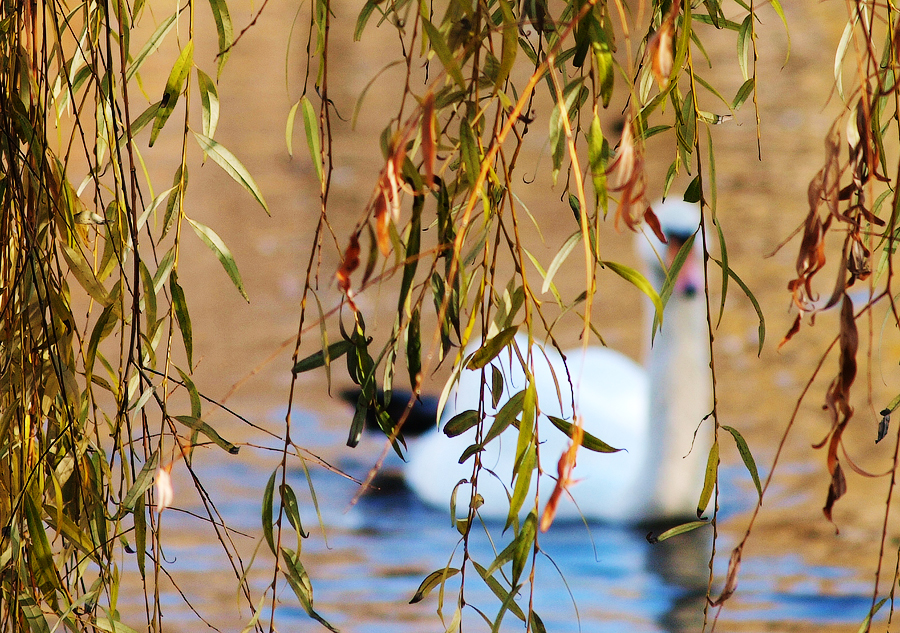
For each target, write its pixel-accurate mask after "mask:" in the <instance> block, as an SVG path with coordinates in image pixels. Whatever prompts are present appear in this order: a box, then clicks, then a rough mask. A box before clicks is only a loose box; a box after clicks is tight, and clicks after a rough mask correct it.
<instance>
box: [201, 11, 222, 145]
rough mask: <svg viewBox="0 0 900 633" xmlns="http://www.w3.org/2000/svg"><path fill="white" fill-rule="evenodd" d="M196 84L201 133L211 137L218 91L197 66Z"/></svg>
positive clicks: (216, 116) (217, 103)
mask: <svg viewBox="0 0 900 633" xmlns="http://www.w3.org/2000/svg"><path fill="white" fill-rule="evenodd" d="M211 1H213V2H214V1H215V0H211ZM222 4H224V2H223V3H222ZM197 85H198V86H199V88H200V106H201V111H200V114H201V120H202V122H203V135H204V136H208V137H209V138H212V137H213V136H215V135H216V126H217V125H218V124H219V92H218V90H216V84H215V82H213V80H212V79H210V78H209V75H207V74H206V73H205V72H203V71H202V70H200V69H199V68H198V69H197Z"/></svg>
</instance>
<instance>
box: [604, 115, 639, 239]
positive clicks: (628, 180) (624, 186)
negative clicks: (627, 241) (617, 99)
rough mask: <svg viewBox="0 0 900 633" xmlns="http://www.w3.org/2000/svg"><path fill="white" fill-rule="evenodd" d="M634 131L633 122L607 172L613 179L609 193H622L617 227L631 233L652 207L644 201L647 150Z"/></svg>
mask: <svg viewBox="0 0 900 633" xmlns="http://www.w3.org/2000/svg"><path fill="white" fill-rule="evenodd" d="M631 128H632V126H631V124H630V123H629V124H626V125H625V127H624V129H623V130H622V139H621V140H620V141H619V149H618V150H617V151H616V156H615V158H613V160H612V162H611V163H610V165H609V167H608V168H607V170H606V173H607V176H608V177H609V190H610V191H614V192H619V194H620V195H619V205H618V207H617V208H616V222H615V224H616V228H618V226H619V221H621V222H623V223H624V224H625V226H627V227H628V228H629V229H630V230H632V231H636V230H637V228H638V225H639V224H640V223H641V220H642V219H643V218H644V216H645V214H646V212H647V210H648V208H649V207H648V205H647V204H646V202H645V200H644V194H645V192H646V189H647V187H646V183H645V174H644V151H643V147H642V146H641V145H640V143H638V142H636V141H635V138H634V133H633V131H632V129H631Z"/></svg>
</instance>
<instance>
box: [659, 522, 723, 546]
mask: <svg viewBox="0 0 900 633" xmlns="http://www.w3.org/2000/svg"><path fill="white" fill-rule="evenodd" d="M705 525H709V521H689V522H688V523H682V524H681V525H676V526H675V527H673V528H669V529H668V530H666V531H665V532H663V533H662V534H660V535H659V536H653V537H651V536H648V537H647V540H648V541H650V542H651V543H659V542H660V541H665V540H668V539H670V538H672V537H673V536H678V535H679V534H685V533H686V532H692V531H694V530H696V529H697V528H702V527H703V526H705Z"/></svg>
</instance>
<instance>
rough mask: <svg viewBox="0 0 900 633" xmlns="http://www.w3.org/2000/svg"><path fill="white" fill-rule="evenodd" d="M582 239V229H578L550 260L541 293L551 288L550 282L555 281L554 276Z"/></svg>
mask: <svg viewBox="0 0 900 633" xmlns="http://www.w3.org/2000/svg"><path fill="white" fill-rule="evenodd" d="M580 241H581V231H576V232H575V233H573V234H572V235H571V236H570V237H569V239H567V240H566V243H565V244H563V245H562V248H561V249H559V252H557V253H556V255H555V256H554V257H553V261H552V262H550V266H548V267H547V274H546V275H544V285H543V286H541V294H543V293H545V292H547V290H549V289H550V284H552V283H553V278H554V277H555V276H556V272H557V271H558V270H559V267H560V266H562V265H563V263H564V262H565V261H566V259H567V258H568V257H569V255H570V254H571V253H572V249H574V248H575V246H576V245H577V244H578V242H580Z"/></svg>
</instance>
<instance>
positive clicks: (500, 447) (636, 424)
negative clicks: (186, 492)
mask: <svg viewBox="0 0 900 633" xmlns="http://www.w3.org/2000/svg"><path fill="white" fill-rule="evenodd" d="M654 209H655V210H656V212H657V215H658V216H659V217H660V221H661V223H662V225H663V228H664V230H675V231H678V232H679V233H681V234H684V233H690V232H691V231H693V230H694V229H696V227H697V225H698V221H699V212H698V210H697V208H696V207H695V206H694V205H688V204H686V203H683V202H671V201H670V202H667V203H664V204H657V205H654ZM673 225H674V227H673ZM698 241H699V240H698ZM663 249H664V247H663V245H662V244H659V245H658V247H657V251H658V252H659V253H660V254H661V255H663V256H664V253H665V251H664V250H663ZM645 250H647V251H650V252H651V253H652V251H653V249H651V248H649V246H648V247H647V248H646V249H645ZM647 259H648V260H650V261H651V263H653V260H656V255H655V254H653V255H652V260H651V258H650V257H648V258H647ZM654 268H658V269H659V270H658V272H656V271H654V270H653V269H654ZM651 272H652V273H654V274H655V276H656V277H657V278H656V279H654V278H653V276H651V278H650V281H651V282H655V283H656V285H657V287H660V286H661V285H662V279H664V278H665V273H664V271H662V269H661V268H659V267H658V262H657V266H656V267H654V266H651ZM660 276H661V279H660V278H659V277H660ZM648 329H649V325H648ZM515 340H516V345H517V346H518V348H519V350H520V352H521V354H522V356H523V358H526V357H527V354H528V347H527V338H526V337H525V336H524V335H521V334H519V335H517V336H516V339H515ZM477 346H478V345H477V343H476V344H473V345H472V346H470V349H469V350H468V352H472V351H474V349H477ZM531 356H532V363H533V366H532V372H533V374H534V377H535V387H536V394H537V407H538V410H539V411H540V415H539V417H538V437H539V440H540V444H539V448H538V450H539V455H540V464H541V467H542V469H543V472H544V474H543V475H542V476H540V477H537V476H535V477H533V478H532V483H531V491H530V496H529V498H531V499H533V495H534V492H535V488H536V486H538V485H539V486H540V494H539V499H540V506H541V508H540V509H541V510H542V509H543V504H544V503H546V501H547V499H548V498H549V497H550V495H551V493H552V491H553V488H554V486H555V481H554V478H555V477H556V474H557V472H556V466H557V461H558V460H559V457H560V455H562V453H563V452H564V451H565V450H566V449H567V447H568V446H569V443H570V441H569V438H568V437H566V436H565V435H564V434H563V433H562V432H560V431H559V430H558V429H556V428H555V427H554V426H553V424H552V423H551V422H550V421H549V420H548V419H547V415H550V416H555V417H560V418H564V419H566V420H568V421H572V420H573V413H574V412H576V411H577V413H578V414H579V415H580V416H581V417H582V419H583V423H584V428H585V430H586V431H587V432H589V433H591V434H592V435H595V436H596V437H598V438H600V439H601V440H603V441H604V442H606V443H607V444H610V445H611V446H614V447H616V448H622V449H625V450H623V451H621V452H618V453H612V454H609V453H606V454H601V453H594V452H591V451H588V450H586V449H584V448H581V449H580V450H579V451H578V457H577V466H576V468H575V469H574V471H573V472H572V477H573V478H574V479H575V480H576V481H577V482H578V483H576V484H575V485H573V486H571V487H570V488H569V492H570V493H571V498H570V497H569V496H568V495H566V494H564V495H563V499H562V501H561V502H560V505H559V507H558V510H557V514H556V516H557V520H559V519H574V518H579V517H582V516H583V517H585V518H588V519H594V520H602V521H615V522H628V523H639V522H649V521H657V520H666V519H673V518H679V517H686V516H689V515H692V514H694V513H695V512H696V510H697V503H698V501H699V497H700V492H701V490H702V486H703V479H704V474H705V467H706V462H707V458H708V453H709V446H710V440H709V437H710V436H711V432H710V431H709V426H708V425H704V426H701V421H702V420H703V418H704V417H705V416H706V415H707V414H708V413H709V411H710V408H711V404H710V403H711V386H710V378H709V341H708V336H707V330H706V307H705V300H704V298H703V293H702V292H694V293H682V292H679V291H677V290H676V292H674V293H673V294H672V296H671V298H670V299H669V302H668V304H667V306H666V311H665V318H664V323H663V328H662V330H661V331H660V332H658V333H657V335H656V338H655V341H654V343H653V346H652V348H651V349H650V350H649V352H648V356H647V367H646V369H644V368H642V367H640V366H639V365H638V364H637V363H635V362H634V361H633V360H631V359H630V358H628V357H626V356H624V355H622V354H620V353H618V352H615V351H612V350H609V349H607V348H604V347H588V348H587V350H584V349H583V348H582V347H577V348H574V349H572V350H570V351H568V352H566V354H565V356H566V358H565V362H564V361H563V358H562V356H561V355H560V354H559V353H558V352H557V351H556V350H554V349H552V348H550V347H541V346H540V345H538V344H535V346H534V347H533V348H532V352H531ZM511 361H512V362H511ZM492 364H493V365H494V366H496V367H497V368H498V369H500V371H501V372H502V374H503V375H504V393H503V398H502V399H501V401H500V406H501V407H502V405H503V403H505V402H506V401H507V400H508V399H509V397H510V396H511V395H513V394H515V393H516V392H518V391H520V390H522V389H524V388H525V386H526V380H525V373H524V371H523V369H522V367H521V364H520V362H519V360H518V357H517V356H516V355H511V354H510V350H509V349H505V350H503V351H502V352H501V353H500V355H499V356H497V358H495V359H494V360H493V361H492ZM566 366H567V367H568V372H569V374H568V375H567V372H566ZM490 375H491V374H490V368H489V367H488V368H487V373H486V374H484V376H486V377H487V378H486V380H487V382H488V384H486V385H485V386H484V389H483V390H482V381H483V379H484V377H483V375H482V372H481V371H472V370H463V372H462V374H461V375H460V378H459V382H458V384H457V386H456V387H455V389H454V390H453V392H452V393H451V395H450V397H449V399H448V401H447V404H446V406H445V408H444V411H443V414H442V416H441V425H440V426H441V428H443V426H444V424H445V423H446V422H447V421H448V420H450V419H451V418H452V417H453V416H454V415H456V414H457V413H460V412H462V411H465V410H468V409H476V410H477V409H478V407H479V402H480V401H481V400H482V391H483V392H484V401H483V403H482V406H483V408H484V411H485V413H486V414H487V415H488V418H487V420H486V424H487V426H486V427H485V429H486V428H488V426H489V425H490V423H491V422H492V421H493V417H492V416H493V415H494V414H495V413H496V412H497V409H495V408H494V407H492V406H491V397H490V393H489V392H490V387H489V384H490ZM554 376H555V379H554ZM568 376H571V387H570V383H569V379H568ZM557 385H558V386H559V390H558V391H557ZM573 391H574V393H575V394H576V395H577V397H576V399H575V402H574V406H573V398H572V393H573ZM560 394H561V396H560ZM698 427H699V428H700V430H699V432H696V431H697V429H698ZM695 432H696V435H695ZM474 442H475V430H474V429H472V430H470V431H467V432H466V433H464V434H462V435H460V436H457V437H454V438H448V437H446V436H445V435H444V434H443V433H441V432H438V431H437V430H435V431H433V432H430V433H428V434H426V435H425V436H423V437H422V438H421V439H419V440H418V441H417V442H415V444H414V445H411V446H410V454H409V463H408V464H407V467H406V473H405V476H406V480H407V483H408V484H409V485H410V486H411V487H412V489H413V490H414V491H415V493H416V494H417V495H418V496H419V497H420V498H422V499H423V500H424V501H425V502H427V503H429V504H430V505H434V506H436V507H444V508H447V507H449V501H450V497H451V494H452V492H453V490H454V488H455V487H456V486H457V484H459V482H460V481H461V480H467V481H468V480H471V478H472V475H473V463H474V459H473V458H472V457H470V458H469V459H468V460H467V461H466V462H465V463H463V464H459V463H458V460H459V457H460V455H461V454H462V453H463V451H464V450H465V449H466V448H467V447H468V446H470V445H471V444H473V443H474ZM516 442H517V431H516V429H515V428H513V427H510V428H509V429H507V431H505V432H504V433H503V434H501V435H500V436H499V437H497V438H495V439H494V440H493V441H492V442H490V443H488V445H487V446H486V447H485V449H484V451H483V452H482V453H481V463H482V466H483V470H482V471H481V472H480V474H479V476H478V493H479V494H480V495H481V496H482V497H483V498H484V504H483V505H482V506H481V507H480V508H479V513H480V514H481V516H482V517H484V518H488V519H505V518H506V516H507V515H508V513H509V503H508V493H509V492H511V491H512V485H511V484H512V472H513V466H514V460H515V455H516ZM484 469H488V470H489V471H490V472H488V470H484ZM547 475H549V476H547ZM470 491H471V488H470V486H469V484H467V483H466V484H463V485H461V486H459V489H458V491H457V496H456V499H457V512H458V513H459V514H464V513H465V512H466V507H467V502H468V499H469V496H470ZM573 498H574V503H573ZM530 507H532V504H531V503H530V502H527V503H526V504H525V509H526V510H527V509H528V508H530Z"/></svg>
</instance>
